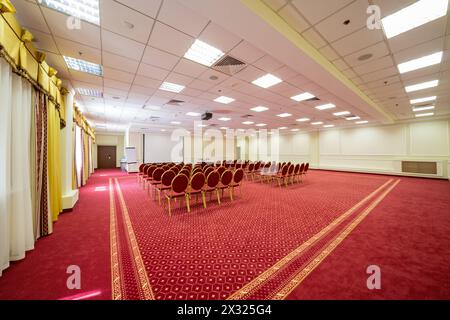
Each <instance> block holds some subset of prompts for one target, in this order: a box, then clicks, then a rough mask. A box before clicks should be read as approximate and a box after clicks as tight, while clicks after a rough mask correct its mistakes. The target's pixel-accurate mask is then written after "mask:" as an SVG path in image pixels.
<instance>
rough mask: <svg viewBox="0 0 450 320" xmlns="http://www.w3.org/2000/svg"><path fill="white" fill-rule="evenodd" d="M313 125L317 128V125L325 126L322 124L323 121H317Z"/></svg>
mask: <svg viewBox="0 0 450 320" xmlns="http://www.w3.org/2000/svg"><path fill="white" fill-rule="evenodd" d="M311 124H312V125H313V126H317V125H319V124H323V122H322V121H316V122H311Z"/></svg>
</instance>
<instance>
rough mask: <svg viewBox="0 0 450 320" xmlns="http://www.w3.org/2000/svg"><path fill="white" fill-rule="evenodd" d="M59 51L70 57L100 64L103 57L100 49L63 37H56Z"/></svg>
mask: <svg viewBox="0 0 450 320" xmlns="http://www.w3.org/2000/svg"><path fill="white" fill-rule="evenodd" d="M55 40H56V45H57V47H58V49H59V52H60V53H61V54H62V55H64V56H68V57H72V58H76V59H82V60H86V61H89V62H93V63H98V64H100V63H101V61H102V57H101V54H100V52H101V51H100V50H99V49H95V48H92V47H89V46H85V45H82V44H79V43H76V42H73V41H70V40H65V39H63V38H57V37H56V38H55Z"/></svg>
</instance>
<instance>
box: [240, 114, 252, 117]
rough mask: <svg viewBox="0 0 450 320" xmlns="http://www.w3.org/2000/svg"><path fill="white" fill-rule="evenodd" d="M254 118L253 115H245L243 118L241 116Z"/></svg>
mask: <svg viewBox="0 0 450 320" xmlns="http://www.w3.org/2000/svg"><path fill="white" fill-rule="evenodd" d="M250 117H253V115H252V114H244V115H243V116H241V118H250Z"/></svg>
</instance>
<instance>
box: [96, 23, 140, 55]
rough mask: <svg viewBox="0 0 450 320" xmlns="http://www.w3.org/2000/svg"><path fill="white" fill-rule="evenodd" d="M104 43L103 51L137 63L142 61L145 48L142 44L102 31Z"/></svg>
mask: <svg viewBox="0 0 450 320" xmlns="http://www.w3.org/2000/svg"><path fill="white" fill-rule="evenodd" d="M102 43H103V50H105V51H108V52H110V53H114V54H118V55H121V56H123V57H126V58H130V59H133V60H137V61H139V60H140V59H141V57H142V54H143V52H144V48H145V45H143V44H142V43H139V42H137V41H134V40H130V39H128V38H125V37H122V36H120V35H117V34H115V33H112V32H110V31H107V30H102Z"/></svg>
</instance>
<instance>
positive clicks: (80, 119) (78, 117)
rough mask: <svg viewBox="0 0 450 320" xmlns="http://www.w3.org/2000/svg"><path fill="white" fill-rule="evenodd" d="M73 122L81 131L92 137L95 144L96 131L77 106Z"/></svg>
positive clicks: (74, 107)
mask: <svg viewBox="0 0 450 320" xmlns="http://www.w3.org/2000/svg"><path fill="white" fill-rule="evenodd" d="M73 122H75V123H76V124H77V125H78V126H79V127H80V128H81V129H83V130H84V131H85V132H86V133H87V134H88V135H90V136H91V137H92V139H93V141H94V142H95V132H94V129H92V128H91V126H90V125H89V123H88V122H87V120H86V118H85V117H84V116H83V114H82V113H81V111H80V110H79V109H78V108H77V107H76V106H75V105H74V106H73Z"/></svg>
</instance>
